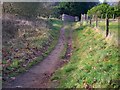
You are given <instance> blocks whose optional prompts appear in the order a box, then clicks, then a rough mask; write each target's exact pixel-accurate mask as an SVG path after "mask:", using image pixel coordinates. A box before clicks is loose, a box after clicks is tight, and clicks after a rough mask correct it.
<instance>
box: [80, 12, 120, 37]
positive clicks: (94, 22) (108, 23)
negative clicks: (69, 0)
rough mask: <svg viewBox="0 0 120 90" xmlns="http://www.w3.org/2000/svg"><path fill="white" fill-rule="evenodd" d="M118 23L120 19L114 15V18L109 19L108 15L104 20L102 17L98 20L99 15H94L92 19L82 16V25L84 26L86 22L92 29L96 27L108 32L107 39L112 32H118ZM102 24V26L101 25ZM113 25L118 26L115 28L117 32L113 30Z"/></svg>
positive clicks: (85, 15)
mask: <svg viewBox="0 0 120 90" xmlns="http://www.w3.org/2000/svg"><path fill="white" fill-rule="evenodd" d="M118 21H119V18H116V19H115V18H114V15H113V18H111V19H110V18H108V15H107V14H106V18H105V19H103V18H102V16H101V18H98V17H97V15H96V16H95V15H93V17H92V18H90V17H88V15H87V14H81V21H80V22H81V24H83V23H84V22H86V24H87V25H89V26H90V27H96V28H99V29H101V30H104V31H106V35H105V36H106V37H108V35H109V34H110V32H112V31H115V30H116V31H115V32H117V31H118ZM101 24H102V25H101ZM112 24H116V26H115V28H116V29H115V30H111V31H110V29H111V27H112Z"/></svg>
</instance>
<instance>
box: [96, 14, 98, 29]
mask: <svg viewBox="0 0 120 90" xmlns="http://www.w3.org/2000/svg"><path fill="white" fill-rule="evenodd" d="M96 27H98V18H97V15H96Z"/></svg>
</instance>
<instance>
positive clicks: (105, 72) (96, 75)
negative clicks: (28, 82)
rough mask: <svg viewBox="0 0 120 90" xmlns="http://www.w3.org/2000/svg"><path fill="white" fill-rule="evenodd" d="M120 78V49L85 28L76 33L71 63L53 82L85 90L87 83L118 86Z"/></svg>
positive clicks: (61, 85) (56, 75)
mask: <svg viewBox="0 0 120 90" xmlns="http://www.w3.org/2000/svg"><path fill="white" fill-rule="evenodd" d="M118 76H120V74H118V47H117V46H115V45H113V44H110V43H108V42H107V41H106V39H105V38H104V37H103V36H102V35H101V34H98V33H97V32H95V31H94V30H92V29H91V28H89V27H86V26H83V27H80V28H77V29H75V30H74V33H73V55H72V57H71V60H70V62H69V63H68V64H67V65H65V66H64V67H62V68H61V69H59V70H57V71H56V73H55V74H54V76H53V77H52V80H57V81H59V86H58V87H61V88H74V87H75V88H84V86H85V84H88V85H90V86H92V87H94V88H107V87H118V86H117V85H116V83H114V81H113V80H118ZM119 78H120V77H119ZM111 81H112V82H111Z"/></svg>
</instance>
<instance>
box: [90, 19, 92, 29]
mask: <svg viewBox="0 0 120 90" xmlns="http://www.w3.org/2000/svg"><path fill="white" fill-rule="evenodd" d="M91 24H92V20H91V18H90V27H91Z"/></svg>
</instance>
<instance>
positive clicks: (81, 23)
mask: <svg viewBox="0 0 120 90" xmlns="http://www.w3.org/2000/svg"><path fill="white" fill-rule="evenodd" d="M80 24H81V25H82V24H83V15H82V14H81V23H80Z"/></svg>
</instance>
